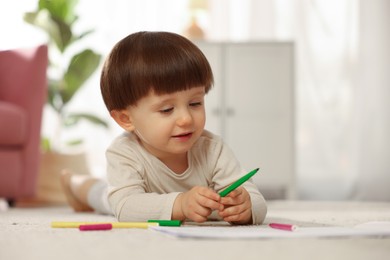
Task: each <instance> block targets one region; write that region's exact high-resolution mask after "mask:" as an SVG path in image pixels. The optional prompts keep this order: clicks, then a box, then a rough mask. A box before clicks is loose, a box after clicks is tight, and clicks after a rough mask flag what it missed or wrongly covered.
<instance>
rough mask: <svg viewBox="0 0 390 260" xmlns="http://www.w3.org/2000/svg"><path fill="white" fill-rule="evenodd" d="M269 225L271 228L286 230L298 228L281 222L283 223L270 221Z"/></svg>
mask: <svg viewBox="0 0 390 260" xmlns="http://www.w3.org/2000/svg"><path fill="white" fill-rule="evenodd" d="M269 226H270V227H271V228H275V229H281V230H286V231H294V230H296V229H297V226H295V225H290V224H281V223H270V224H269Z"/></svg>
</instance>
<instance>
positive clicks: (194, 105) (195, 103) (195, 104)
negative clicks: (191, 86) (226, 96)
mask: <svg viewBox="0 0 390 260" xmlns="http://www.w3.org/2000/svg"><path fill="white" fill-rule="evenodd" d="M201 105H202V102H192V103H190V106H191V107H197V106H201Z"/></svg>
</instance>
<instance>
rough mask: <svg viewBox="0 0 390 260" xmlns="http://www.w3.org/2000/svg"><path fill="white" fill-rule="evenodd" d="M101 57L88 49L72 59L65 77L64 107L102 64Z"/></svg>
mask: <svg viewBox="0 0 390 260" xmlns="http://www.w3.org/2000/svg"><path fill="white" fill-rule="evenodd" d="M100 58H101V55H99V54H97V53H95V52H93V51H92V50H90V49H86V50H84V51H82V52H80V53H78V54H76V55H75V56H73V57H72V59H71V61H70V63H69V67H68V70H67V71H66V73H65V75H64V81H65V85H66V87H65V88H64V89H63V92H62V100H63V102H64V105H65V104H66V103H68V102H69V101H70V100H71V99H72V97H73V95H74V94H75V93H76V92H77V91H78V90H79V88H80V87H81V86H82V85H83V84H84V83H85V81H86V80H87V79H88V78H89V77H90V76H91V75H92V74H93V72H95V70H96V69H97V67H98V66H99V63H100Z"/></svg>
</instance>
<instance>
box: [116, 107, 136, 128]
mask: <svg viewBox="0 0 390 260" xmlns="http://www.w3.org/2000/svg"><path fill="white" fill-rule="evenodd" d="M110 115H111V117H112V118H114V120H115V122H117V124H118V125H119V126H120V127H122V128H123V129H124V130H126V131H129V132H131V131H133V130H134V129H135V127H134V125H133V122H132V120H131V116H130V113H129V111H127V110H126V109H123V110H112V111H111V112H110Z"/></svg>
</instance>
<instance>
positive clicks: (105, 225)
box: [79, 223, 112, 231]
mask: <svg viewBox="0 0 390 260" xmlns="http://www.w3.org/2000/svg"><path fill="white" fill-rule="evenodd" d="M79 229H80V230H81V231H95V230H110V229H112V224H110V223H103V224H85V225H80V226H79Z"/></svg>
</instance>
